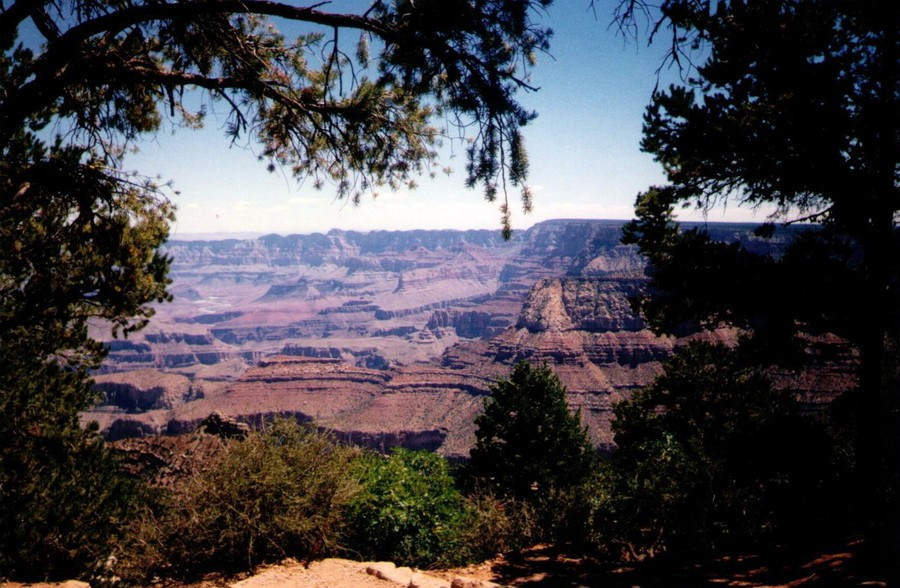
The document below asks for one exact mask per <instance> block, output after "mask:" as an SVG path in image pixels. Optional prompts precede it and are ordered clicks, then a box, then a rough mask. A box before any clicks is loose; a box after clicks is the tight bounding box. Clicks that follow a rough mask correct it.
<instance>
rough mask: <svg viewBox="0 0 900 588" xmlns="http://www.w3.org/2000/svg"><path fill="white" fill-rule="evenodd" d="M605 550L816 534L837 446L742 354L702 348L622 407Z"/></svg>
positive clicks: (677, 358)
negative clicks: (746, 360) (608, 548)
mask: <svg viewBox="0 0 900 588" xmlns="http://www.w3.org/2000/svg"><path fill="white" fill-rule="evenodd" d="M615 417H616V418H615V420H614V422H613V431H614V433H615V441H616V443H617V444H618V450H617V451H616V453H615V454H614V455H613V458H612V464H611V466H612V467H611V478H610V486H611V487H610V489H609V496H610V498H609V500H608V501H607V502H606V503H605V506H604V513H603V516H602V517H601V518H602V519H603V520H602V521H601V522H600V528H601V530H602V531H603V532H604V533H605V534H606V538H605V541H606V544H607V545H608V546H610V547H612V548H613V549H615V550H617V551H621V552H624V553H625V554H628V555H632V556H635V557H640V556H642V555H644V554H649V555H653V554H654V553H656V552H659V551H662V550H671V549H702V548H707V547H708V548H716V547H721V546H725V545H728V544H729V543H735V542H740V543H746V542H747V541H751V542H752V541H759V540H768V539H772V538H773V537H776V536H780V537H788V536H790V535H791V534H794V533H807V534H810V535H811V534H815V533H816V532H817V531H816V530H817V529H821V528H822V526H823V524H827V520H828V517H827V515H826V513H827V512H828V511H829V507H828V503H829V502H831V501H833V497H832V496H831V495H830V493H829V492H830V489H831V488H832V486H831V484H832V480H833V475H834V474H833V472H832V471H831V469H832V465H833V455H834V453H833V446H832V444H831V442H830V440H829V439H828V437H827V435H826V434H825V432H824V430H823V428H822V427H819V426H817V425H816V424H815V423H813V422H812V421H811V420H809V419H808V418H805V417H803V416H802V415H801V413H800V410H799V408H798V406H797V403H796V402H795V401H794V400H793V399H792V398H791V396H790V395H789V394H788V393H786V392H781V391H777V390H774V389H773V388H772V387H771V385H770V383H769V381H768V379H767V378H766V377H765V375H764V374H763V373H762V372H761V370H760V369H759V368H757V367H753V366H752V365H748V364H747V363H745V362H744V361H743V357H742V354H741V352H740V351H739V350H732V349H728V348H725V347H721V346H712V345H708V344H691V345H688V346H686V347H684V348H681V349H679V350H677V351H676V352H675V353H674V355H673V356H672V358H671V359H670V360H669V362H668V363H667V364H666V366H665V372H664V373H663V375H662V376H660V377H659V378H658V379H657V380H656V381H655V382H654V383H653V385H651V386H650V387H649V388H646V389H644V390H641V391H639V392H637V393H636V394H635V395H634V396H633V397H632V398H631V400H628V401H624V402H621V403H619V404H617V405H616V407H615Z"/></svg>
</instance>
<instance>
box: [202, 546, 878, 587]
mask: <svg viewBox="0 0 900 588" xmlns="http://www.w3.org/2000/svg"><path fill="white" fill-rule="evenodd" d="M860 547H861V542H860V541H858V540H848V541H847V542H846V544H844V545H838V546H836V547H835V548H833V549H828V550H818V551H814V552H809V553H802V552H796V551H786V550H779V549H777V548H775V549H772V550H771V551H770V552H769V553H767V554H765V555H762V554H736V555H722V556H717V557H714V558H706V559H703V560H696V561H684V560H680V561H666V560H665V558H658V559H657V560H653V561H649V562H640V563H634V564H627V565H624V564H610V563H608V562H600V561H596V560H594V559H592V558H589V557H579V556H573V555H571V554H569V553H566V552H564V551H561V550H559V549H557V548H555V547H553V546H546V545H545V546H537V547H534V548H531V549H529V550H526V551H524V552H522V553H521V554H519V555H518V556H511V557H503V558H497V559H494V560H490V561H486V562H483V563H481V564H477V565H472V566H468V567H464V568H455V569H450V570H427V571H425V572H413V573H414V574H416V575H415V577H410V576H409V575H408V574H409V572H411V571H409V569H408V568H396V570H397V571H398V572H401V571H402V570H407V572H404V573H406V574H407V575H404V573H391V574H388V575H387V577H385V578H383V579H382V578H379V577H378V576H377V575H373V573H372V572H373V570H372V567H373V566H379V565H386V566H388V567H389V568H393V564H389V563H384V562H382V563H379V564H373V563H372V562H354V561H349V560H341V559H326V560H322V561H319V562H314V563H313V564H311V565H310V566H309V568H304V567H303V565H302V564H299V563H296V562H285V563H283V564H281V565H278V566H273V567H271V568H267V569H264V570H261V571H260V572H259V573H257V574H256V575H254V576H251V577H249V578H247V579H244V580H241V581H238V582H230V583H225V582H221V583H216V586H220V587H221V586H229V587H233V588H294V587H304V588H305V587H309V588H345V587H350V588H352V587H356V586H359V587H360V588H396V587H398V586H403V587H404V588H406V587H408V586H409V587H418V588H490V587H492V586H515V587H528V588H557V587H560V588H564V587H581V586H584V587H601V588H626V587H627V588H634V587H642V588H657V587H660V588H661V587H671V586H679V587H680V586H727V587H735V588H736V587H755V588H763V587H772V588H799V587H802V588H813V587H816V588H819V587H842V588H843V587H852V586H867V587H873V586H886V583H885V582H883V581H881V579H880V578H878V577H877V576H876V575H873V574H871V573H867V572H865V571H863V567H864V566H862V564H861V563H860V558H859V552H860ZM367 570H368V571H367ZM191 588H213V587H212V585H211V584H206V586H203V587H200V586H194V587H191Z"/></svg>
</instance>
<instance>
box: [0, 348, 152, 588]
mask: <svg viewBox="0 0 900 588" xmlns="http://www.w3.org/2000/svg"><path fill="white" fill-rule="evenodd" d="M0 356H2V365H0V439H2V440H3V443H2V444H0V505H2V507H0V577H9V578H17V579H22V580H34V581H38V580H43V579H46V578H78V577H89V576H91V575H93V574H95V573H99V572H102V570H101V568H102V566H103V564H104V562H105V561H106V559H107V558H108V556H109V555H110V554H111V553H112V551H113V550H114V547H115V545H116V543H117V542H118V541H119V540H120V539H121V537H122V536H123V534H124V533H125V531H126V530H127V528H128V525H129V524H130V522H131V521H132V520H133V518H134V512H135V510H136V509H137V508H138V507H139V505H140V504H142V501H143V497H144V492H143V490H142V487H141V485H140V484H139V483H138V482H137V481H135V480H133V479H131V478H129V477H128V476H126V475H125V474H124V473H123V472H122V470H121V468H120V464H119V461H118V459H117V458H116V456H115V455H114V453H113V452H112V451H111V450H110V449H109V448H108V447H107V446H106V445H105V443H104V442H103V439H102V438H100V436H99V435H98V434H97V432H96V428H88V429H82V428H81V427H80V426H79V422H78V416H77V408H78V407H81V408H86V407H87V406H88V405H89V403H90V402H91V401H92V399H93V392H92V390H91V384H90V381H89V379H88V378H87V375H86V374H85V373H84V371H83V370H73V369H67V368H64V367H62V366H60V365H59V364H58V363H56V362H54V361H44V362H35V361H34V359H33V357H32V356H31V355H30V354H29V352H28V350H26V349H24V348H23V346H16V345H12V346H6V345H3V346H2V349H0Z"/></svg>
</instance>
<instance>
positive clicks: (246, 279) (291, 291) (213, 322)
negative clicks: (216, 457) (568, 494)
mask: <svg viewBox="0 0 900 588" xmlns="http://www.w3.org/2000/svg"><path fill="white" fill-rule="evenodd" d="M621 224H622V223H621V222H618V221H583V220H579V221H564V220H561V221H548V222H543V223H539V224H537V225H535V226H534V227H532V228H531V229H528V230H527V231H522V232H520V233H517V234H516V235H515V236H514V238H513V239H512V240H510V241H503V240H502V239H501V238H500V237H499V234H498V233H497V232H495V231H464V232H459V231H404V232H384V231H382V232H372V233H354V232H346V231H330V232H329V233H327V234H325V235H322V234H317V235H292V236H288V237H280V236H276V235H270V236H267V237H262V238H260V239H257V240H251V241H240V240H226V241H183V242H177V241H175V242H170V243H169V244H168V245H167V252H168V253H169V255H171V256H172V258H173V271H172V278H173V284H172V287H171V291H172V292H173V294H174V295H175V300H174V302H173V303H171V304H166V305H161V306H160V307H159V308H158V312H157V315H156V317H154V319H153V322H152V323H151V325H150V326H149V327H148V328H147V329H146V330H145V331H144V332H141V333H139V334H137V336H135V337H133V338H131V339H128V340H113V341H110V342H109V345H110V356H109V359H108V361H107V362H106V363H105V364H104V367H103V370H102V371H103V372H104V373H102V374H100V375H98V377H97V386H98V388H99V389H100V391H101V392H102V394H103V397H104V399H105V400H104V402H103V403H102V404H101V405H100V406H98V407H96V408H95V409H94V410H93V411H91V412H90V413H88V414H86V415H85V419H89V420H96V421H98V423H99V424H100V427H101V430H103V431H104V433H105V434H106V435H107V436H108V437H109V438H111V439H121V438H126V437H141V436H146V435H157V434H179V433H184V432H187V431H190V430H192V429H193V428H195V427H196V426H197V424H198V423H200V422H201V420H203V419H204V418H205V417H207V416H208V415H209V414H210V413H213V412H221V413H223V414H225V415H230V416H232V417H235V418H237V419H239V420H241V421H243V422H247V423H257V422H260V421H261V420H263V419H266V418H270V417H271V416H273V415H285V416H291V417H294V418H296V419H298V420H300V421H304V422H312V423H314V424H316V425H317V426H320V427H323V428H327V429H330V430H333V431H335V432H336V433H337V434H338V435H340V436H341V437H343V438H345V439H347V440H350V441H352V442H356V443H360V444H363V445H366V446H370V447H375V448H379V449H385V448H388V447H390V446H394V445H403V446H406V447H412V448H427V449H433V450H437V451H439V452H441V453H444V454H447V455H451V456H465V455H467V453H468V450H469V449H470V447H471V445H472V443H473V441H474V424H473V419H474V417H475V416H476V415H477V414H478V412H479V411H480V410H481V406H482V400H483V397H484V395H486V394H488V387H489V384H490V383H491V382H492V381H493V380H494V379H495V378H496V377H498V376H505V375H506V374H507V373H508V371H509V368H510V366H511V365H512V364H513V363H515V362H516V361H518V360H520V359H528V360H530V361H533V362H546V363H547V364H548V365H550V366H551V367H552V368H553V369H554V371H555V372H556V373H557V374H558V375H559V376H560V378H561V379H562V381H563V382H564V383H565V384H566V386H567V387H568V390H569V402H570V404H571V406H572V407H573V408H576V409H580V411H581V415H582V419H583V420H584V422H585V423H586V424H587V425H588V427H589V430H590V433H591V436H592V438H593V440H594V442H595V443H596V444H597V445H598V446H599V447H601V448H602V447H604V446H608V445H609V444H610V443H611V441H612V439H611V435H610V430H609V420H610V417H611V406H612V403H614V402H615V401H616V400H618V399H620V398H622V397H624V396H626V395H628V394H629V393H630V392H631V391H632V390H634V389H635V388H638V387H641V386H644V385H646V384H648V383H649V382H650V381H651V380H652V379H653V377H654V376H655V375H656V374H658V373H659V370H660V361H661V360H663V359H664V358H665V357H666V356H667V355H668V354H669V353H670V352H671V350H672V348H673V347H674V346H675V345H678V344H679V343H680V342H679V341H676V340H673V339H670V338H661V337H657V336H655V335H653V334H652V333H651V332H650V331H648V330H647V329H646V328H645V325H644V323H643V321H642V320H641V319H640V318H639V317H637V316H635V315H634V314H633V313H632V311H631V307H630V305H629V298H630V297H632V296H634V295H635V294H637V293H638V292H639V291H640V289H641V288H642V287H643V284H644V277H643V261H642V260H641V259H640V257H639V256H638V255H637V253H636V252H635V250H634V249H632V248H630V247H625V246H622V245H621V244H619V236H620V231H621ZM710 230H711V232H712V233H713V235H714V236H715V237H717V238H721V239H723V240H742V241H744V242H745V244H747V245H748V246H749V247H751V248H766V249H767V250H773V249H774V250H776V251H777V249H778V248H779V247H781V246H782V245H783V243H784V242H785V240H786V239H787V238H788V237H789V235H787V234H784V233H781V234H779V235H777V236H776V238H775V239H772V240H762V239H759V238H756V237H755V236H753V234H752V231H751V230H750V227H749V226H747V225H711V227H710ZM713 337H719V338H724V339H728V338H730V337H731V335H730V334H729V333H720V334H716V335H713ZM809 379H810V378H809V377H807V380H809ZM812 380H814V381H809V382H806V383H805V384H804V383H802V382H801V383H800V385H799V387H800V388H803V386H804V385H806V388H808V389H810V390H811V389H813V388H814V387H815V386H816V385H819V384H821V383H822V382H823V381H827V382H829V383H830V384H831V385H833V386H837V385H840V384H842V383H843V382H845V380H846V375H845V374H834V373H833V370H831V371H829V369H826V368H823V369H822V370H821V373H818V375H813V376H812ZM807 400H808V401H809V402H810V403H815V402H818V401H819V399H817V398H815V397H812V396H811V397H810V398H808V399H807Z"/></svg>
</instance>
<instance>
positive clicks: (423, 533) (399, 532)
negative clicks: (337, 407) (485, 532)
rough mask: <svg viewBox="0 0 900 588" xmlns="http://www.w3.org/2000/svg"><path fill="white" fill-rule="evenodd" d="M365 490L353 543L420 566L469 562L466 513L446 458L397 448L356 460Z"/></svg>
mask: <svg viewBox="0 0 900 588" xmlns="http://www.w3.org/2000/svg"><path fill="white" fill-rule="evenodd" d="M357 472H358V475H359V477H360V479H361V481H362V485H363V491H362V492H361V493H360V494H359V495H357V496H356V498H355V499H354V500H353V503H352V504H351V507H350V520H351V525H352V526H353V534H352V538H351V541H350V545H349V546H350V548H351V549H353V550H355V551H356V552H357V553H358V554H359V555H361V556H363V557H364V558H374V559H388V560H391V561H394V562H397V563H400V564H403V565H412V566H418V567H425V566H432V565H438V564H455V563H464V562H465V561H466V560H467V559H468V557H469V556H468V554H467V549H466V545H465V542H464V541H463V529H464V528H465V525H466V519H467V516H466V515H467V512H466V509H465V505H464V500H463V496H462V494H460V492H459V490H457V489H456V488H455V487H454V482H453V478H452V477H451V476H450V473H449V468H448V466H447V462H446V460H445V459H444V458H442V457H441V456H439V455H436V454H434V453H431V452H427V451H409V450H406V449H395V450H394V451H393V452H392V453H391V455H390V456H389V457H387V458H385V457H382V456H380V455H377V454H368V455H366V456H364V457H363V458H362V459H360V460H359V462H358V463H357Z"/></svg>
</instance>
